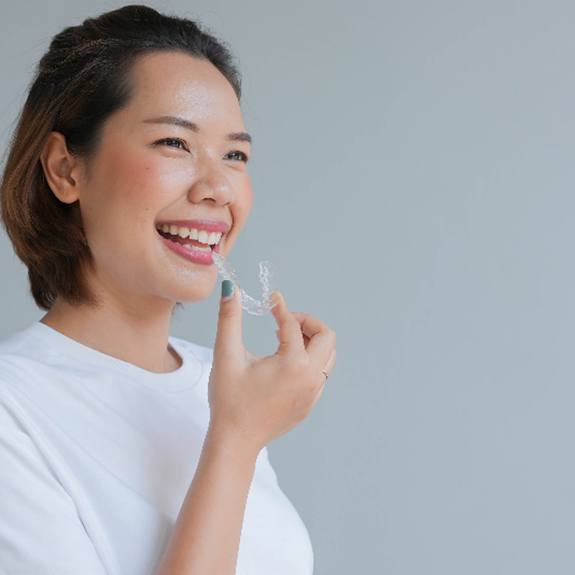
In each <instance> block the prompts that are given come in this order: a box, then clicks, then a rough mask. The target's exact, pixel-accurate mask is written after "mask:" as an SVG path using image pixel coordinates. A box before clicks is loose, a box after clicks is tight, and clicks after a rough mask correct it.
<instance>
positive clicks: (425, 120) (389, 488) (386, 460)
mask: <svg viewBox="0 0 575 575" xmlns="http://www.w3.org/2000/svg"><path fill="white" fill-rule="evenodd" d="M149 4H150V5H152V6H155V7H156V8H159V9H161V10H164V11H166V12H174V13H176V14H178V15H184V16H188V17H192V18H198V19H199V20H200V21H202V22H203V23H204V24H205V25H206V26H208V28H209V29H210V30H211V31H212V32H213V33H214V34H216V35H217V36H218V37H220V38H222V39H224V40H225V41H227V42H229V44H230V45H231V47H232V49H233V51H234V52H235V54H236V56H237V59H238V62H239V65H240V68H241V70H242V73H243V78H244V84H243V85H244V94H245V96H244V99H243V105H242V107H243V110H244V114H245V123H246V127H247V128H248V130H249V131H250V132H252V134H253V135H254V147H253V152H254V153H253V158H252V163H251V173H252V176H253V182H254V192H255V204H254V209H253V212H252V215H251V218H250V220H249V222H248V224H247V227H246V228H245V231H244V234H243V237H241V238H240V239H239V240H238V242H237V244H236V246H235V248H234V252H233V253H232V256H231V260H232V261H233V263H234V264H235V266H236V269H237V270H238V274H239V276H240V278H241V279H242V278H243V282H244V284H245V285H246V287H252V288H253V289H252V291H256V290H257V288H258V284H257V280H256V276H257V262H258V261H259V260H260V259H270V260H271V261H272V262H273V263H274V264H275V269H276V280H277V287H279V288H280V289H282V291H283V292H284V294H285V296H286V300H287V302H288V305H289V306H290V307H291V309H293V310H300V311H307V312H309V313H312V314H314V315H316V316H318V317H319V318H321V319H322V320H324V321H325V322H327V323H328V324H329V325H331V326H332V327H333V328H334V329H335V330H336V331H337V334H338V347H337V349H338V359H337V365H336V368H335V371H334V373H333V375H332V376H331V378H330V380H329V382H328V384H327V386H326V388H325V391H324V394H323V396H322V398H321V400H320V401H319V402H318V404H317V405H316V407H315V409H314V410H313V411H312V413H311V414H310V416H309V418H308V419H306V420H305V421H304V422H302V423H301V424H300V425H299V426H298V427H296V428H295V429H293V430H292V431H291V432H290V433H288V434H286V435H285V436H282V437H280V438H278V439H277V440H275V441H274V442H272V444H270V457H271V460H272V463H273V464H274V467H275V468H276V471H277V472H278V476H279V481H280V485H281V486H282V488H283V489H284V491H285V492H286V493H287V494H288V496H289V497H290V499H291V500H292V502H293V503H294V505H295V506H296V508H297V509H298V511H299V512H300V515H301V516H302V518H303V520H304V522H305V523H306V525H307V527H308V529H309V531H310V535H311V538H312V542H313V545H314V553H315V572H314V575H327V574H329V575H335V574H338V575H339V574H342V575H343V574H351V573H353V574H356V573H370V574H371V573H377V574H380V573H381V574H385V575H420V574H423V573H425V574H426V575H432V574H437V575H447V574H450V575H451V574H453V575H456V574H457V575H461V574H466V575H472V574H478V575H479V574H481V575H485V574H486V573H489V574H490V575H495V574H521V575H527V574H542V573H553V574H554V575H559V574H567V573H569V574H572V573H574V572H575V555H574V554H573V544H574V541H573V539H574V535H575V525H574V523H575V519H574V518H575V466H574V464H573V447H572V445H573V443H572V436H573V432H574V431H575V424H574V422H573V418H572V411H573V401H574V399H575V394H574V391H573V385H574V379H575V378H574V375H575V364H574V358H575V354H573V353H572V348H573V344H574V338H573V324H574V320H575V306H574V300H573V288H574V285H573V284H574V280H575V276H574V273H573V257H572V253H573V245H574V240H575V237H574V231H573V226H572V223H571V222H572V220H573V213H574V208H575V202H574V201H573V196H572V193H573V190H572V182H573V175H574V174H573V172H574V165H575V164H574V162H573V160H572V155H573V134H574V116H573V103H574V96H575V94H574V88H575V83H574V81H573V53H574V49H575V34H574V33H573V32H574V24H575V6H574V5H573V4H572V3H570V2H555V1H549V0H546V1H545V2H543V1H541V2H521V1H510V0H497V1H495V0H481V1H479V0H476V1H475V2H468V1H461V0H460V1H455V0H453V1H449V0H437V1H434V2H429V1H426V0H401V1H400V0H397V1H395V2H385V1H383V2H375V1H371V2H368V1H366V0H356V1H354V2H353V3H341V2H333V1H329V0H322V1H316V2H312V3H308V2H304V1H303V0H290V2H281V3H280V2H270V1H266V0H260V1H243V2H232V1H227V2H224V1H216V0H195V1H194V2H184V1H181V2H161V3H160V2H154V3H149ZM120 5H122V3H116V2H96V1H93V0H92V1H90V2H85V1H84V2H82V1H75V2H73V3H71V2H64V1H62V0H52V1H51V2H50V3H45V2H41V1H40V0H37V1H35V2H18V3H14V4H13V5H12V6H11V7H10V9H9V10H8V9H7V8H6V7H3V8H2V18H1V20H0V48H1V52H0V54H1V72H2V89H1V90H0V128H1V134H0V135H1V138H2V140H1V141H2V144H3V148H5V146H6V143H7V139H8V136H9V133H10V131H11V128H12V125H13V121H14V119H15V117H16V114H17V112H18V110H19V107H20V106H21V104H22V102H23V98H24V92H25V89H26V86H27V83H28V82H29V80H30V78H31V74H32V71H33V66H34V65H35V63H36V61H37V59H38V58H39V57H40V56H41V54H42V53H43V51H44V50H45V49H46V47H47V45H48V42H49V40H50V38H51V36H52V35H53V34H55V33H57V32H59V31H60V30H61V29H62V28H63V27H65V26H68V25H72V24H76V23H79V22H80V21H81V20H82V19H83V18H85V17H87V16H94V15H97V14H99V13H101V12H103V11H105V10H107V9H110V8H112V7H117V6H120ZM0 266H1V268H2V280H1V287H0V295H1V296H2V303H1V324H0V336H1V335H4V334H8V333H10V332H11V331H12V330H15V329H18V328H20V327H23V326H25V325H26V324H27V323H28V322H30V321H32V320H34V319H37V318H39V317H40V315H42V314H41V312H40V311H39V310H38V309H37V308H36V307H35V305H34V304H33V300H32V298H31V296H29V295H28V291H27V290H28V285H27V277H26V273H25V268H24V267H23V266H22V265H21V264H20V262H19V261H18V260H17V259H16V256H15V255H14V254H13V252H12V249H11V245H10V244H9V242H8V239H7V237H6V236H5V235H2V236H0ZM217 299H218V294H217V293H215V292H214V293H213V294H212V297H211V298H210V299H209V300H206V301H203V302H200V303H197V304H188V305H187V306H186V308H185V309H184V310H183V311H181V312H178V315H177V316H176V318H175V321H174V329H173V332H174V333H175V335H179V336H182V337H186V338H189V339H192V340H194V341H197V342H198V343H201V344H204V345H210V346H211V345H213V338H214V335H215V325H216V324H215V320H216V314H217ZM244 325H245V338H246V342H247V344H248V347H249V348H250V349H251V350H252V351H253V352H254V353H259V354H265V353H272V352H273V351H274V350H275V342H276V340H275V334H274V323H273V319H272V318H271V317H255V316H248V315H246V316H245V322H244ZM270 575H271V574H270Z"/></svg>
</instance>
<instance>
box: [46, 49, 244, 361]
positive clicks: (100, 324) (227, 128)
mask: <svg viewBox="0 0 575 575" xmlns="http://www.w3.org/2000/svg"><path fill="white" fill-rule="evenodd" d="M132 78H133V83H134V86H135V92H134V95H133V97H132V99H131V101H130V102H129V104H128V105H127V106H126V107H125V108H123V109H121V110H119V111H118V112H116V113H115V114H113V115H112V116H110V117H109V118H108V119H107V121H106V123H105V125H104V127H103V132H102V140H101V144H100V146H99V147H98V150H97V152H96V154H95V156H94V157H92V158H91V159H90V165H89V166H87V165H86V163H85V162H84V161H83V160H82V159H78V158H75V157H74V156H72V155H71V154H70V153H69V152H68V150H67V148H66V143H65V139H64V137H63V136H62V135H61V134H59V133H57V132H52V133H51V134H50V137H49V138H48V140H47V142H46V145H45V148H44V150H43V153H42V156H41V161H42V165H43V167H44V172H45V174H46V178H47V181H48V183H49V185H50V188H51V189H52V191H53V193H54V194H55V195H56V196H57V197H58V198H59V199H60V200H61V201H63V202H67V203H72V202H75V201H76V200H79V204H80V209H81V213H82V218H83V222H84V227H85V231H86V237H87V240H88V244H89V246H90V249H91V250H92V252H93V254H94V258H95V262H96V267H95V272H94V273H91V272H89V274H88V280H89V285H90V286H91V287H92V289H93V290H94V292H95V293H96V294H97V297H98V298H99V300H100V302H101V305H99V306H98V307H96V308H94V307H88V306H70V305H69V304H67V303H66V302H65V301H63V300H61V298H60V299H58V300H57V301H56V302H55V304H54V305H53V307H52V308H51V309H50V310H49V311H48V312H47V313H46V314H45V315H44V316H43V317H42V318H41V320H40V321H41V322H42V323H45V324H47V325H49V326H50V327H53V328H54V329H56V330H58V331H60V332H62V333H64V334H65V335H68V336H69V337H71V338H73V339H75V340H77V341H80V342H81V343H84V344H85V345H88V346H90V347H92V348H94V349H97V350H99V351H101V352H103V353H106V354H108V355H111V356H114V357H116V358H119V359H122V360H124V361H127V362H130V363H132V364H134V365H137V366H139V367H141V368H143V369H146V370H149V371H153V372H167V371H172V370H174V369H176V368H177V367H178V366H179V365H180V363H181V362H180V359H179V357H178V356H177V354H176V352H175V351H174V350H172V349H171V348H170V347H169V344H168V337H169V334H170V321H171V314H172V310H173V307H174V305H175V304H176V302H177V301H182V302H193V301H197V300H202V299H205V298H207V297H208V296H209V295H210V293H211V292H212V290H213V289H214V288H215V285H216V283H217V281H218V278H217V269H216V266H215V265H209V266H208V265H203V264H196V263H193V262H189V261H186V260H184V259H183V258H181V257H180V256H178V255H177V254H175V253H173V252H171V251H170V250H168V249H167V248H166V247H165V246H164V245H163V243H162V242H161V241H160V237H159V235H158V234H157V232H156V229H155V222H157V221H165V220H170V219H193V218H209V219H217V220H224V221H226V222H228V223H229V224H232V228H231V230H230V231H229V232H228V234H227V235H224V237H223V238H222V242H221V253H222V254H223V255H224V256H225V255H227V254H229V252H230V250H231V248H232V246H233V244H234V243H235V241H236V239H237V237H238V235H239V233H240V232H241V230H242V228H243V227H244V225H245V223H246V220H247V219H248V216H249V213H250V211H251V207H252V202H253V194H252V187H251V179H250V176H249V174H248V170H247V166H246V163H245V162H244V161H242V159H245V158H244V157H243V154H245V155H246V156H247V157H248V158H249V155H250V152H251V150H250V147H251V146H250V143H249V142H242V141H234V142H230V141H228V140H227V139H226V136H227V134H228V133H230V132H245V131H246V130H245V126H244V122H243V118H242V112H241V109H240V103H239V101H238V99H237V97H236V94H235V92H234V90H233V88H232V86H231V84H230V83H229V82H228V81H227V79H226V78H225V77H224V76H223V75H222V74H221V72H220V71H219V70H218V69H217V68H216V67H215V66H214V65H213V64H212V63H211V62H209V61H206V60H201V59H197V58H194V57H192V56H190V55H188V54H184V53H179V52H157V53H152V54H146V55H144V56H141V57H140V58H139V59H138V60H137V61H136V63H135V64H134V66H133V68H132ZM163 115H170V116H181V117H183V118H186V119H188V120H190V121H192V122H195V123H196V124H197V125H198V126H199V131H198V132H197V133H194V132H192V131H191V130H189V129H187V128H184V127H180V126H173V125H166V124H150V123H144V122H143V121H144V120H146V119H149V118H156V117H158V116H163ZM164 138H172V139H173V138H178V139H180V140H182V143H178V142H175V141H170V142H165V143H157V142H158V141H160V140H162V139H164ZM242 152H243V154H242ZM87 168H89V171H88V169H87ZM88 176H89V177H88Z"/></svg>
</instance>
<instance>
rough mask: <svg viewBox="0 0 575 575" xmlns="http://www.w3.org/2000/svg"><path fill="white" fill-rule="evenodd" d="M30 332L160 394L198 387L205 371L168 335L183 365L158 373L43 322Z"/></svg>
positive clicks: (54, 347) (64, 351)
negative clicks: (96, 347)
mask: <svg viewBox="0 0 575 575" xmlns="http://www.w3.org/2000/svg"><path fill="white" fill-rule="evenodd" d="M27 331H28V332H29V333H30V335H32V336H33V337H36V338H37V340H40V341H41V342H42V343H44V344H45V345H46V346H47V347H48V349H49V350H50V351H51V352H55V353H58V354H59V355H61V356H66V357H72V358H75V359H77V360H79V361H80V362H83V363H89V364H90V365H93V366H96V367H101V368H102V369H103V370H106V369H109V370H113V371H116V372H121V373H124V374H126V375H128V376H130V377H132V378H133V379H137V380H138V382H139V383H140V382H141V383H142V384H143V385H147V386H151V387H153V388H155V389H157V390H159V391H162V390H163V391H180V390H182V391H183V390H186V389H191V388H193V387H195V386H196V385H197V383H198V382H199V380H200V379H201V377H202V375H203V371H204V365H203V362H201V361H200V360H199V358H198V357H196V356H195V355H194V353H193V352H192V350H190V349H187V347H186V348H185V347H184V346H183V345H182V344H181V343H180V340H179V339H178V338H175V337H174V336H172V335H170V336H168V342H169V344H170V345H171V347H172V349H174V350H175V351H176V353H177V354H178V356H179V357H180V359H181V362H182V364H181V365H180V366H179V367H178V368H176V369H175V370H173V371H168V372H154V371H149V370H147V369H144V368H142V367H140V366H137V365H135V364H133V363H130V362H128V361H124V360H122V359H119V358H117V357H114V356H112V355H108V354H107V353H104V352H102V351H99V350H97V349H94V348H92V347H90V346H87V345H85V344H83V343H81V342H79V341H77V340H75V339H73V338H71V337H69V336H67V335H65V334H63V333H62V332H60V331H58V330H57V329H55V328H53V327H50V326H49V325H47V324H45V323H42V322H41V321H40V320H37V321H35V322H34V323H32V324H31V325H30V326H29V327H28V330H27Z"/></svg>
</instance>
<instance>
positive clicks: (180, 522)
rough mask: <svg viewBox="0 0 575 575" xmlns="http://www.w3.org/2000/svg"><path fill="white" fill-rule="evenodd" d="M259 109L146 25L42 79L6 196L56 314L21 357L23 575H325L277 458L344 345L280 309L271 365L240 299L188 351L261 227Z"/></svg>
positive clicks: (11, 388) (186, 39)
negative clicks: (201, 305)
mask: <svg viewBox="0 0 575 575" xmlns="http://www.w3.org/2000/svg"><path fill="white" fill-rule="evenodd" d="M240 92H241V91H240V80H239V74H238V72H237V70H236V68H235V66H234V64H233V61H232V56H231V54H230V52H229V50H228V49H227V48H226V47H225V45H224V44H222V43H221V42H220V41H218V40H216V39H215V38H214V37H213V36H212V35H210V34H208V33H207V32H206V31H203V30H202V29H201V28H200V26H199V25H198V24H196V23H195V22H192V21H190V20H187V19H183V18H177V17H174V16H166V15H162V14H160V13H159V12H157V11H155V10H153V9H152V8H148V7H145V6H126V7H124V8H120V9H118V10H114V11H111V12H107V13H105V14H102V15H101V16H99V17H97V18H89V19H87V20H85V21H84V22H83V23H82V24H81V25H78V26H72V27H68V28H65V29H64V30H63V31H62V32H60V33H59V34H57V35H56V36H55V37H54V38H53V40H52V42H51V43H50V47H49V49H48V51H47V53H46V54H45V55H44V56H43V57H42V59H41V60H40V62H39V65H38V69H37V72H36V76H35V78H34V80H33V82H32V84H31V87H30V90H29V94H28V97H27V99H26V101H25V103H24V106H23V109H22V112H21V114H20V117H19V120H18V124H17V126H16V129H15V132H14V135H13V137H12V141H11V147H10V149H9V155H8V161H7V163H6V166H5V170H4V174H3V178H2V182H1V185H0V208H1V210H0V213H1V216H2V222H3V225H4V227H5V229H6V231H7V234H8V237H9V239H10V240H11V242H12V244H13V246H14V250H15V252H16V254H17V255H18V257H19V258H20V259H21V260H22V262H23V263H24V264H25V266H26V267H27V269H28V277H29V281H30V289H31V293H32V296H33V298H34V300H35V302H36V304H37V305H38V307H40V308H41V309H43V310H45V311H47V313H46V314H45V315H44V316H43V317H42V318H41V319H40V320H39V321H36V322H34V323H33V324H31V325H29V326H27V327H25V328H24V329H22V330H20V331H18V332H16V333H14V334H13V335H11V336H10V337H8V338H6V339H5V340H2V341H0V492H2V493H7V494H9V497H3V498H1V500H0V565H1V566H2V569H3V570H5V571H6V572H8V573H17V572H18V573H23V572H27V573H32V572H34V573H48V572H51V573H56V572H58V573H82V574H83V575H96V574H98V575H103V574H104V573H107V574H108V575H114V574H118V575H119V574H122V575H131V574H134V575H136V574H137V575H144V574H152V573H154V574H156V575H171V574H175V573H178V574H185V573H189V574H190V575H191V574H194V575H195V574H197V573H218V574H222V575H224V574H225V575H233V574H234V573H235V574H237V575H248V574H249V575H264V574H265V575H269V574H271V573H273V574H274V575H288V574H289V575H311V573H312V571H313V552H312V547H311V542H310V539H309V535H308V532H307V530H306V527H305V525H304V523H303V522H302V520H301V519H300V517H299V515H298V513H297V511H296V510H295V508H294V507H293V505H292V504H291V502H290V501H289V499H288V498H287V497H286V495H285V494H284V493H283V491H282V490H281V489H280V487H279V484H278V482H277V477H276V474H275V471H274V469H273V467H272V466H271V463H270V461H269V458H268V452H267V447H266V445H267V443H269V442H270V441H271V440H272V439H274V438H276V437H278V436H280V435H282V434H283V433H286V432H287V431H288V430H290V429H291V428H293V427H294V426H295V425H297V423H299V422H300V421H302V420H303V419H304V418H305V417H306V415H307V414H308V413H309V411H310V410H311V408H312V407H313V405H314V404H315V403H316V402H317V400H318V398H319V396H320V394H321V392H322V390H323V386H324V385H325V382H326V379H327V376H328V373H329V372H330V370H331V368H332V367H333V365H334V362H335V332H333V331H332V330H330V329H329V328H328V327H327V326H326V325H325V324H323V323H322V322H321V321H319V320H318V319H316V318H314V317H313V316H311V315H309V314H304V313H301V312H290V311H289V310H288V308H287V305H286V303H285V300H284V299H283V297H282V296H281V294H279V293H277V294H275V295H276V299H275V300H274V307H273V308H272V313H273V315H274V318H275V320H276V322H277V326H278V330H277V332H276V335H277V338H278V351H277V352H276V353H275V354H274V355H272V356H268V357H265V358H256V357H255V356H253V355H252V354H250V353H249V352H248V351H247V350H246V349H245V347H244V346H243V341H242V334H241V319H242V316H241V306H240V302H239V299H238V297H237V293H231V294H230V293H229V290H228V287H229V286H228V285H227V284H224V285H222V288H223V289H222V296H223V297H222V298H221V299H220V312H219V317H218V326H217V335H216V342H215V345H214V347H213V348H208V347H204V346H201V345H198V344H195V343H193V342H190V341H187V340H185V339H182V338H176V337H173V336H171V335H170V320H171V315H172V314H173V310H174V307H175V305H177V304H178V303H179V302H182V301H187V302H193V301H197V300H202V299H205V298H206V297H208V296H209V295H210V293H212V291H213V289H214V287H215V284H216V281H217V268H216V266H215V265H213V263H214V262H213V257H212V253H213V251H217V252H218V253H219V254H221V255H222V256H225V255H227V254H228V253H229V252H230V250H231V249H232V246H233V244H234V243H235V241H236V239H237V237H238V234H239V233H240V232H241V230H242V228H243V227H244V225H245V223H246V221H247V218H248V216H249V213H250V211H251V207H252V201H253V194H252V190H251V181H250V176H249V174H248V170H247V162H248V159H249V156H250V154H251V141H252V138H251V136H250V135H249V134H248V133H247V132H246V130H245V126H244V123H243V117H242V112H241V108H240ZM236 292H237V290H236ZM224 296H225V297H224Z"/></svg>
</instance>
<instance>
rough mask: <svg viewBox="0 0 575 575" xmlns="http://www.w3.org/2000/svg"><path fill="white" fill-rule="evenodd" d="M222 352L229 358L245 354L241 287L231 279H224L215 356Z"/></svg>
mask: <svg viewBox="0 0 575 575" xmlns="http://www.w3.org/2000/svg"><path fill="white" fill-rule="evenodd" d="M220 354H221V355H224V356H226V357H228V358H233V357H236V358H241V357H243V354H244V349H243V337H242V306H241V302H240V294H239V288H238V287H237V286H236V285H234V283H233V282H232V281H231V280H223V281H222V295H221V297H220V311H219V315H218V328H217V333H216V341H215V344H214V356H217V355H220Z"/></svg>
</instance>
